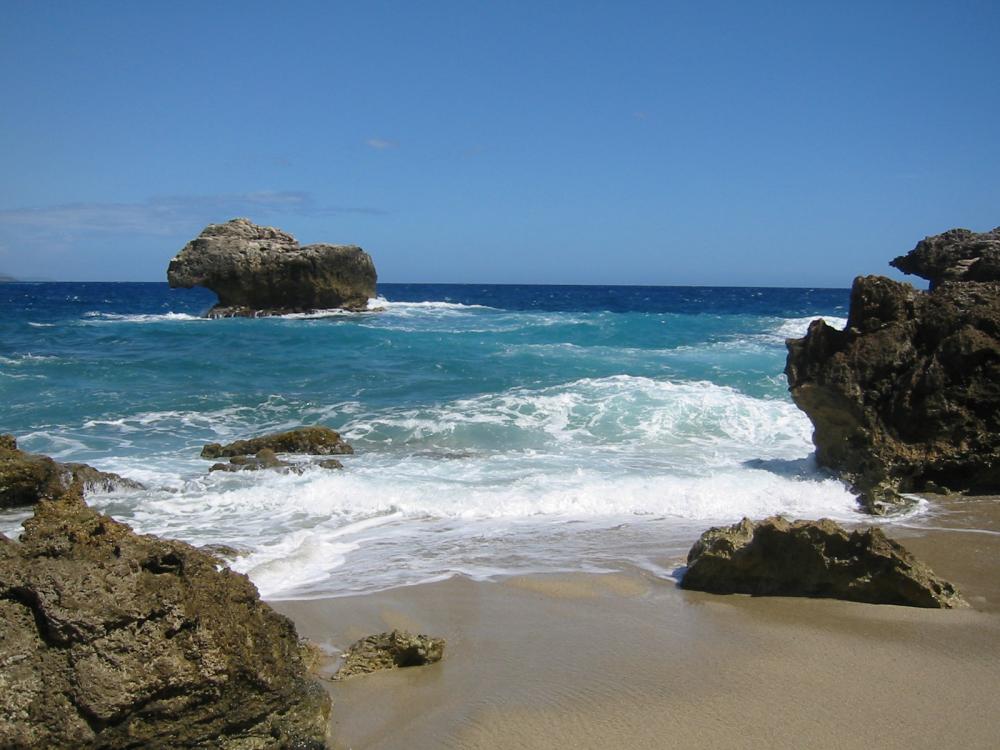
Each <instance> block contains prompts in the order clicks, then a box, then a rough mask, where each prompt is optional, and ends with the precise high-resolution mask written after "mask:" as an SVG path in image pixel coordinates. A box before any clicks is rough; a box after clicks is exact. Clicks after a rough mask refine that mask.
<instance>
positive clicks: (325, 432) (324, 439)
mask: <svg viewBox="0 0 1000 750" xmlns="http://www.w3.org/2000/svg"><path fill="white" fill-rule="evenodd" d="M262 450H270V451H273V452H274V453H299V454H304V455H310V456H342V455H345V454H350V453H354V448H352V447H351V446H350V445H349V444H348V443H347V441H346V440H344V439H343V438H342V437H340V433H339V432H337V431H336V430H331V429H330V428H329V427H300V428H298V429H296V430H288V431H287V432H276V433H272V434H270V435H262V436H260V437H255V438H251V439H250V440H237V441H236V442H233V443H228V444H226V445H220V444H219V443H209V444H208V445H206V446H205V447H204V448H202V449H201V457H202V458H231V457H233V456H256V455H257V454H258V453H259V452H260V451H262Z"/></svg>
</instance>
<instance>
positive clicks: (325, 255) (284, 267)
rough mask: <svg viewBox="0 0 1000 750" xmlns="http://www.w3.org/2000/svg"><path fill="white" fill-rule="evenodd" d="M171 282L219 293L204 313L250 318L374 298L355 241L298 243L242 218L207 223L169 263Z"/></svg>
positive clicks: (370, 268)
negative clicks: (328, 243)
mask: <svg viewBox="0 0 1000 750" xmlns="http://www.w3.org/2000/svg"><path fill="white" fill-rule="evenodd" d="M167 280H168V281H169V282H170V286H171V287H183V288H191V287H194V286H203V287H207V288H208V289H211V290H212V291H213V292H215V293H216V294H217V295H218V296H219V304H218V305H216V306H215V307H214V308H213V309H212V310H211V311H210V312H209V316H210V317H234V316H245V317H253V316H256V315H281V314H287V313H293V312H309V311H312V310H326V309H333V308H343V309H347V310H364V309H366V307H367V305H368V300H369V299H370V298H372V297H374V296H375V281H376V273H375V264H374V263H373V262H372V259H371V256H369V255H368V253H366V252H365V251H364V250H362V249H361V248H360V247H357V246H355V245H324V244H318V245H305V246H301V245H299V243H298V242H297V241H296V239H295V238H294V237H292V235H290V234H287V233H285V232H282V231H281V230H280V229H275V228H274V227H262V226H257V225H256V224H253V223H251V222H250V221H249V220H248V219H233V220H231V221H227V222H226V223H225V224H212V225H210V226H208V227H206V228H205V229H204V230H202V232H201V234H199V235H198V237H196V238H195V239H193V240H191V242H189V243H188V244H187V245H185V246H184V248H183V249H182V250H181V251H180V252H179V253H178V254H177V256H176V257H175V258H174V259H173V260H172V261H170V266H169V268H168V269H167Z"/></svg>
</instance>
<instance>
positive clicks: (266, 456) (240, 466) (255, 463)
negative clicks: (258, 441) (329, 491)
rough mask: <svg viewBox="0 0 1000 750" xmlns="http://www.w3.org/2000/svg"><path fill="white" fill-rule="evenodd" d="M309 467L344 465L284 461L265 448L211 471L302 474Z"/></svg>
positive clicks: (331, 460)
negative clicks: (261, 471)
mask: <svg viewBox="0 0 1000 750" xmlns="http://www.w3.org/2000/svg"><path fill="white" fill-rule="evenodd" d="M309 466H318V467H320V468H321V469H343V468H344V465H343V464H342V463H340V461H338V460H337V459H335V458H327V459H325V460H323V461H316V462H312V463H306V464H300V463H295V464H293V463H291V462H290V461H283V460H282V459H280V458H278V456H277V455H276V454H275V452H274V451H273V450H271V449H270V448H263V449H261V450H259V451H257V455H255V456H233V457H232V458H230V459H229V463H227V464H224V463H217V464H212V466H211V468H210V469H209V471H210V472H211V471H229V472H233V471H260V470H261V469H275V470H277V471H280V472H292V473H294V474H301V473H302V472H303V471H305V470H306V468H307V467H309Z"/></svg>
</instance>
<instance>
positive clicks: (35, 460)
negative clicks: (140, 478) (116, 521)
mask: <svg viewBox="0 0 1000 750" xmlns="http://www.w3.org/2000/svg"><path fill="white" fill-rule="evenodd" d="M74 481H80V482H82V483H83V486H84V488H85V489H86V490H88V491H90V492H115V491H116V490H123V489H133V490H134V489H139V490H141V489H143V486H142V485H141V484H139V483H138V482H135V481H133V480H131V479H126V478H125V477H120V476H118V475H117V474H112V473H111V472H107V471H98V470H97V469H95V468H94V467H93V466H88V465H87V464H77V463H69V464H63V463H59V462H58V461H54V460H52V459H51V458H49V457H48V456H41V455H37V454H34V453H26V452H25V451H22V450H20V449H18V447H17V440H16V439H15V438H14V436H13V435H0V508H13V507H17V506H21V505H34V504H35V503H37V502H38V501H39V500H42V499H44V498H52V497H58V496H59V495H61V494H62V493H64V492H65V491H66V490H67V489H69V486H70V485H71V484H72V483H73V482H74Z"/></svg>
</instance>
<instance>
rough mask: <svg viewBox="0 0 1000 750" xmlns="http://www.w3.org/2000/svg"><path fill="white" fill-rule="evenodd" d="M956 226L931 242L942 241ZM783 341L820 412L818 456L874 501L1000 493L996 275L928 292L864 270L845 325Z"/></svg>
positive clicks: (882, 504)
mask: <svg viewBox="0 0 1000 750" xmlns="http://www.w3.org/2000/svg"><path fill="white" fill-rule="evenodd" d="M956 231H958V230H956ZM961 231H963V232H964V230H961ZM950 235H952V233H945V234H944V235H940V236H939V237H938V238H929V239H928V240H925V242H930V241H931V240H934V241H935V242H936V243H937V244H935V247H938V248H940V246H941V243H942V242H944V241H945V239H946V238H948V237H949V236H950ZM961 236H965V235H961ZM942 238H945V239H942ZM919 247H920V246H918V249H919ZM915 252H916V251H915ZM963 252H964V251H963ZM898 261H899V259H897V261H896V263H897V265H900V266H901V267H902V265H904V264H899V262H898ZM787 344H788V361H787V364H786V367H785V374H786V375H787V376H788V382H789V390H790V391H791V395H792V399H793V400H794V401H795V403H796V404H797V405H798V406H799V408H801V409H802V410H803V411H804V412H806V414H808V415H809V418H810V419H811V420H812V423H813V426H814V428H815V430H814V433H813V442H814V443H815V445H816V458H817V460H818V462H819V463H820V465H822V466H825V467H828V468H830V469H832V470H834V471H835V472H837V473H838V474H839V475H840V476H841V477H842V478H844V479H845V480H846V481H848V482H849V483H850V484H851V485H852V487H853V488H854V490H855V491H856V492H858V493H859V494H860V495H861V502H862V504H863V506H864V507H866V509H868V510H870V511H872V512H882V511H884V510H885V509H887V508H889V507H891V506H892V505H895V504H899V503H900V502H901V501H902V500H901V498H900V494H899V493H902V492H920V491H928V490H929V489H931V488H936V489H942V488H947V489H949V490H951V491H968V492H973V493H995V492H1000V282H974V281H964V282H947V283H943V284H941V285H939V286H937V287H936V288H935V289H934V291H932V292H930V293H924V292H919V291H917V290H916V289H914V288H913V287H912V286H910V285H909V284H901V283H899V282H896V281H892V280H890V279H887V278H884V277H881V276H864V277H858V278H857V279H855V281H854V287H853V289H852V290H851V310H850V316H849V319H848V324H847V328H846V329H845V330H844V331H838V330H835V329H833V328H831V327H830V326H828V325H826V324H825V323H824V322H823V321H822V320H818V321H814V322H813V323H812V324H811V325H810V326H809V331H808V333H807V334H806V336H805V337H804V338H801V339H790V340H789V341H788V342H787Z"/></svg>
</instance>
